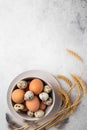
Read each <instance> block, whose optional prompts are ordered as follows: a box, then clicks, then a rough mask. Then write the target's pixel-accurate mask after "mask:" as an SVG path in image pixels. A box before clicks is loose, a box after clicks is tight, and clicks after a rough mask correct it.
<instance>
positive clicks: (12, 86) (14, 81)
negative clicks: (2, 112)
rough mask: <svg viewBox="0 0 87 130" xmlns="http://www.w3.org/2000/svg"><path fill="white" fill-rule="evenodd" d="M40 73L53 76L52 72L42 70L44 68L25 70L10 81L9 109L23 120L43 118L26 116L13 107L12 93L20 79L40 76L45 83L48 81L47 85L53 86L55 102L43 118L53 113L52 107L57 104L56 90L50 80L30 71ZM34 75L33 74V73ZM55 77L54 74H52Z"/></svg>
mask: <svg viewBox="0 0 87 130" xmlns="http://www.w3.org/2000/svg"><path fill="white" fill-rule="evenodd" d="M32 72H33V73H38V74H39V73H40V74H43V73H44V74H49V75H50V76H52V74H50V73H48V72H45V71H42V70H29V71H24V72H22V73H21V74H19V75H17V76H16V77H15V78H14V79H13V80H12V82H11V83H10V85H9V88H8V91H7V104H8V107H9V109H10V111H11V113H12V114H13V115H14V116H15V117H16V118H18V117H19V118H20V119H22V120H29V121H35V120H39V119H41V118H36V117H33V118H31V117H25V116H23V115H20V114H19V113H17V112H16V111H15V110H14V108H13V105H12V100H11V93H12V91H13V89H14V87H15V85H16V83H17V82H18V81H19V79H20V80H23V79H26V78H39V79H41V80H42V81H44V82H45V83H47V85H49V86H50V87H51V88H52V96H53V103H52V105H51V106H50V110H49V111H48V112H47V113H46V114H45V115H44V116H43V117H42V118H45V117H47V116H48V115H49V114H50V113H51V111H52V109H53V107H54V105H55V90H54V89H53V86H52V85H51V83H49V82H48V81H45V80H44V79H43V78H41V77H40V76H32V77H31V76H29V73H32ZM27 74H28V76H29V77H27ZM31 75H32V74H31ZM52 77H53V76H52Z"/></svg>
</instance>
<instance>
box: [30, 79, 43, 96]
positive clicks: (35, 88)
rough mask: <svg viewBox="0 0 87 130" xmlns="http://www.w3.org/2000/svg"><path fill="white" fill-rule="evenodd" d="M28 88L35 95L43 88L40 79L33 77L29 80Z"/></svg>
mask: <svg viewBox="0 0 87 130" xmlns="http://www.w3.org/2000/svg"><path fill="white" fill-rule="evenodd" d="M29 90H30V91H32V92H33V93H34V94H36V95H38V94H40V93H41V92H42V90H43V82H42V81H41V80H40V79H33V80H32V81H31V82H30V85H29Z"/></svg>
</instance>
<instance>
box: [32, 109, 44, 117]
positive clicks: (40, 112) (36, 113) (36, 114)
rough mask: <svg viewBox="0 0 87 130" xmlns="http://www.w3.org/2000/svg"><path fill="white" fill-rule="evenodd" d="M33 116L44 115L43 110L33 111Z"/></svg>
mask: <svg viewBox="0 0 87 130" xmlns="http://www.w3.org/2000/svg"><path fill="white" fill-rule="evenodd" d="M34 115H35V117H37V118H40V117H43V116H44V111H43V110H38V111H36V112H35V113H34Z"/></svg>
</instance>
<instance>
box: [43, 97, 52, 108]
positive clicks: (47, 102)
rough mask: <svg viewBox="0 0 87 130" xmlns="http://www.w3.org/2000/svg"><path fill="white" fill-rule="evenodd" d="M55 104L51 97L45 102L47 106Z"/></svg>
mask: <svg viewBox="0 0 87 130" xmlns="http://www.w3.org/2000/svg"><path fill="white" fill-rule="evenodd" d="M52 102H53V99H52V98H51V97H49V98H48V100H47V101H44V102H43V103H44V104H46V105H47V106H50V105H51V104H52Z"/></svg>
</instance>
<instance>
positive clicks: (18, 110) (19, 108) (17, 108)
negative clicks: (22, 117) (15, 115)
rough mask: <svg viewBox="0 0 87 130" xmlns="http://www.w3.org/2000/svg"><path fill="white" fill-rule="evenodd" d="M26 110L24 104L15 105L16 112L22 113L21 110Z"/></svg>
mask: <svg viewBox="0 0 87 130" xmlns="http://www.w3.org/2000/svg"><path fill="white" fill-rule="evenodd" d="M23 109H24V105H23V104H15V105H14V110H15V111H16V112H20V110H23Z"/></svg>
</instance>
